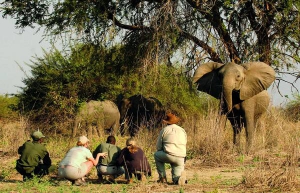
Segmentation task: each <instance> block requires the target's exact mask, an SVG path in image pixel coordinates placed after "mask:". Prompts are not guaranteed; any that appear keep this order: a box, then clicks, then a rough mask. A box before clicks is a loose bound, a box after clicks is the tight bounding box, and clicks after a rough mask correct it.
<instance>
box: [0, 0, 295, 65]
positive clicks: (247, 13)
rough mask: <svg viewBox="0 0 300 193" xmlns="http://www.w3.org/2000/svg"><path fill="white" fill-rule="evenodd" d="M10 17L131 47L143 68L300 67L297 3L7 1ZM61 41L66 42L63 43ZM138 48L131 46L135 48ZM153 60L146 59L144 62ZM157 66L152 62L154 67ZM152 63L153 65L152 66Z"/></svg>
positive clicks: (89, 39) (58, 32)
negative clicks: (212, 63) (176, 61)
mask: <svg viewBox="0 0 300 193" xmlns="http://www.w3.org/2000/svg"><path fill="white" fill-rule="evenodd" d="M1 5H2V6H3V8H2V13H3V17H7V16H11V17H12V18H14V19H16V26H17V27H19V28H25V27H27V26H30V27H36V26H38V27H44V29H45V32H46V34H47V35H54V36H53V37H54V38H55V37H65V36H61V35H64V34H69V35H70V37H72V38H76V39H77V40H80V41H81V42H84V43H85V42H93V43H96V44H97V43H100V42H101V43H104V44H105V45H107V46H110V45H112V44H114V43H116V42H122V43H126V44H128V45H132V48H134V49H138V50H134V51H135V52H136V53H138V54H139V55H140V58H139V59H140V60H141V62H142V64H144V65H146V64H158V63H160V62H168V64H169V65H172V63H174V62H172V61H174V60H173V58H174V56H177V57H178V56H179V58H181V60H182V61H181V62H182V63H183V64H184V65H185V66H186V67H188V68H187V69H189V70H192V69H194V68H195V65H198V64H199V62H204V61H208V60H211V61H215V62H223V63H224V62H228V61H235V62H236V63H241V62H247V61H250V60H252V61H262V62H265V63H267V64H269V65H272V66H273V67H278V68H283V67H287V68H288V67H292V66H294V65H297V64H299V62H300V59H299V57H298V56H299V42H300V30H299V29H300V26H299V25H300V15H299V8H300V2H299V1H298V0H211V1H207V0H122V1H120V0H65V1H50V0H48V1H47V0H39V1H36V0H27V1H23V0H5V1H4V2H3V3H1ZM58 35H60V36H58ZM130 48H131V46H129V49H130ZM145 59H147V60H145ZM149 59H150V60H149ZM145 61H151V62H145Z"/></svg>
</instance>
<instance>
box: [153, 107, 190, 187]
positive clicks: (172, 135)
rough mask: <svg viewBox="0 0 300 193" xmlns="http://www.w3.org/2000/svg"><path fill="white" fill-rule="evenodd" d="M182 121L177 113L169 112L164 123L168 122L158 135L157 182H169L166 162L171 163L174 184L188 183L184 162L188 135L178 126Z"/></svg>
mask: <svg viewBox="0 0 300 193" xmlns="http://www.w3.org/2000/svg"><path fill="white" fill-rule="evenodd" d="M179 121H180V118H178V117H177V116H176V115H174V114H172V113H168V114H167V116H166V118H165V119H163V123H165V124H167V126H166V127H164V128H163V129H162V130H161V131H160V133H159V136H158V139H157V143H156V149H157V151H156V152H155V153H154V159H155V164H156V168H157V172H158V175H159V180H158V181H157V182H160V183H167V177H166V171H165V163H169V164H171V167H172V181H173V184H179V185H183V184H185V183H186V176H185V172H184V162H185V157H186V143H187V135H186V132H185V130H184V129H183V128H182V127H180V126H178V125H177V123H178V122H179Z"/></svg>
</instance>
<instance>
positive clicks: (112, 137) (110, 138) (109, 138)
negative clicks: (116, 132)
mask: <svg viewBox="0 0 300 193" xmlns="http://www.w3.org/2000/svg"><path fill="white" fill-rule="evenodd" d="M106 143H111V144H114V143H116V138H115V137H114V136H112V135H110V136H108V137H107V139H106Z"/></svg>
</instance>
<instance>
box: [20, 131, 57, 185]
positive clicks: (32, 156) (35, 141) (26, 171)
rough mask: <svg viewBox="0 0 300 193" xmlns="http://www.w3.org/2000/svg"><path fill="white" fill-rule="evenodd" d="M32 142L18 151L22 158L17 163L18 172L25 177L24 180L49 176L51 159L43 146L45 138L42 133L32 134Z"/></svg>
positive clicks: (28, 142) (26, 143)
mask: <svg viewBox="0 0 300 193" xmlns="http://www.w3.org/2000/svg"><path fill="white" fill-rule="evenodd" d="M31 138H32V141H30V140H28V141H27V142H25V143H24V144H23V145H22V146H21V147H19V149H18V153H19V154H20V158H19V159H18V160H17V163H16V170H17V171H18V172H19V173H20V174H21V175H23V180H24V181H26V180H27V179H31V178H33V176H35V175H36V176H38V177H42V176H44V175H46V174H49V171H48V169H49V167H50V166H51V159H50V156H49V153H48V151H47V149H46V147H45V146H44V145H43V144H42V142H43V139H44V138H45V136H44V135H43V133H42V132H41V131H35V132H33V133H32V134H31Z"/></svg>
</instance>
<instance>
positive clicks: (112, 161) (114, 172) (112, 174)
mask: <svg viewBox="0 0 300 193" xmlns="http://www.w3.org/2000/svg"><path fill="white" fill-rule="evenodd" d="M120 151H121V149H120V148H119V147H118V146H116V138H115V137H114V136H108V137H107V140H106V143H101V144H100V145H99V146H98V147H97V148H96V149H95V150H94V151H93V156H94V157H95V156H96V155H97V153H104V152H107V156H106V157H105V158H101V159H100V160H99V162H98V165H97V166H96V168H97V174H98V179H99V182H103V175H109V179H108V180H109V181H110V182H114V180H115V178H117V177H119V176H121V175H122V174H124V169H123V167H122V166H118V165H117V162H116V159H117V158H118V157H119V154H120Z"/></svg>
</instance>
